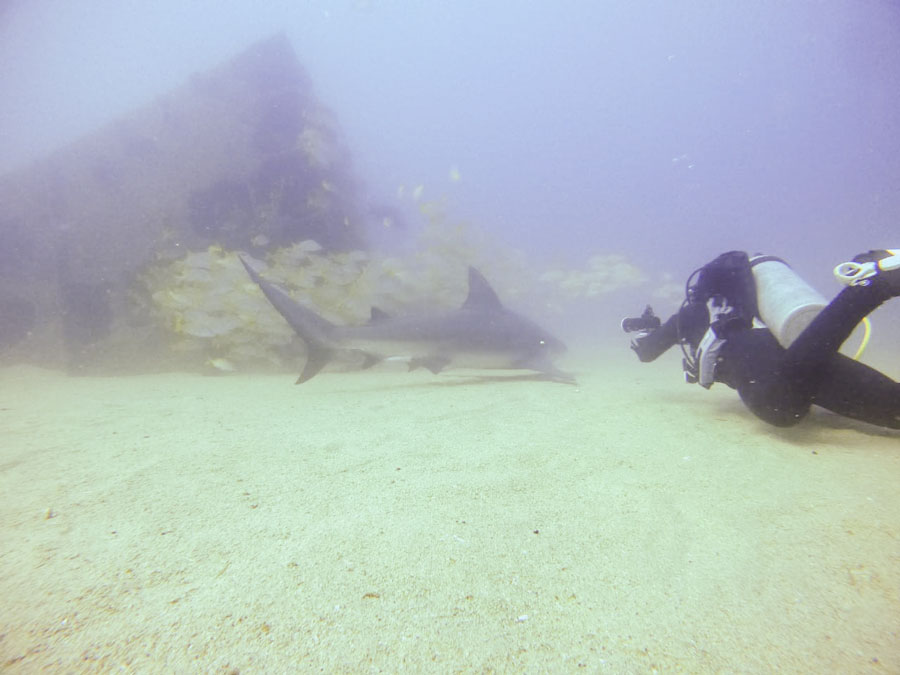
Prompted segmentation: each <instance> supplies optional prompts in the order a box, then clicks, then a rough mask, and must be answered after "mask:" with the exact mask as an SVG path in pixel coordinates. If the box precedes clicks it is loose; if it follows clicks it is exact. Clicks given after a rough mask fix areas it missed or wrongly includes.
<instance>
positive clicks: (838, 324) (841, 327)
mask: <svg viewBox="0 0 900 675" xmlns="http://www.w3.org/2000/svg"><path fill="white" fill-rule="evenodd" d="M891 297H892V292H891V290H890V289H889V288H887V287H886V286H884V285H876V284H870V285H869V286H848V287H847V288H845V289H844V290H842V291H841V292H840V293H838V294H837V296H835V298H834V299H833V300H832V301H831V302H830V303H829V304H828V306H827V307H825V309H823V310H822V311H821V312H819V314H818V315H817V316H816V318H815V319H813V320H812V322H811V323H810V324H809V326H807V327H806V329H805V330H804V331H803V332H802V333H800V335H799V336H797V339H796V340H794V342H793V344H791V346H790V347H788V349H787V351H786V352H785V354H784V359H783V361H782V367H783V370H784V374H785V376H787V377H789V378H790V379H792V380H793V381H794V383H795V386H797V387H799V388H802V389H805V390H806V393H807V394H808V395H809V396H812V394H813V393H814V392H815V391H816V390H818V388H819V386H820V385H821V383H822V382H823V381H824V378H825V376H826V369H825V365H826V364H827V363H828V361H829V360H830V359H831V358H832V357H833V356H834V355H835V354H837V353H838V350H839V349H840V348H841V345H842V344H844V342H845V341H846V340H847V338H848V337H850V334H851V333H852V332H853V330H854V329H855V328H856V326H857V325H858V324H859V322H860V321H862V320H863V319H864V318H865V317H866V316H868V315H869V314H870V313H871V312H872V311H873V310H875V309H876V308H877V307H878V306H879V305H881V304H882V303H883V302H885V301H886V300H888V299H890V298H891Z"/></svg>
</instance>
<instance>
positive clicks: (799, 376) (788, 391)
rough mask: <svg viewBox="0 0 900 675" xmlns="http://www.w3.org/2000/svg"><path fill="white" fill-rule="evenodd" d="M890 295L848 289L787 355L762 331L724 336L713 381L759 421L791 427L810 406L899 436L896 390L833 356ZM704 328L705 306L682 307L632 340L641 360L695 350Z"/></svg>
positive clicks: (744, 328) (874, 288) (741, 329)
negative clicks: (684, 347)
mask: <svg viewBox="0 0 900 675" xmlns="http://www.w3.org/2000/svg"><path fill="white" fill-rule="evenodd" d="M894 295H895V293H894V292H893V291H892V290H891V289H889V288H886V287H884V286H882V285H878V284H870V285H868V286H848V287H847V288H845V289H844V290H842V291H841V292H840V293H839V294H838V295H837V296H836V297H835V298H834V299H833V300H832V301H831V303H830V304H829V305H828V306H827V307H825V309H823V310H822V311H821V312H820V313H819V315H818V316H817V317H816V318H815V319H814V320H813V321H812V323H811V324H810V325H809V326H808V327H807V328H806V329H805V330H804V331H803V332H802V333H801V334H800V335H799V336H798V337H797V339H796V340H795V341H794V342H793V344H791V346H790V347H789V348H787V349H785V348H784V347H782V346H781V345H780V344H779V343H778V340H776V339H775V336H774V335H772V333H771V332H770V331H769V330H768V329H765V328H752V327H749V326H748V325H746V324H737V323H736V324H735V325H733V326H732V327H730V328H728V329H726V331H725V334H724V335H723V336H722V337H724V338H725V343H724V345H723V346H722V348H721V350H720V352H719V355H718V359H717V362H716V367H715V381H716V382H722V383H724V384H727V385H728V386H730V387H732V388H733V389H736V390H737V392H738V395H739V396H740V397H741V400H742V401H743V402H744V403H745V404H746V406H747V407H748V408H749V409H750V410H751V411H752V412H753V413H754V414H755V415H756V416H757V417H759V418H760V419H762V420H764V421H766V422H768V423H769V424H774V425H775V426H780V427H786V426H791V425H794V424H797V423H798V422H799V421H800V420H801V419H803V418H804V417H805V416H806V414H807V413H808V412H809V409H810V406H811V405H812V404H815V405H818V406H821V407H823V408H826V409H827V410H830V411H832V412H835V413H837V414H839V415H844V416H845V417H850V418H853V419H857V420H861V421H863V422H868V423H870V424H876V425H878V426H882V427H888V428H890V429H900V383H898V382H895V381H893V380H892V379H891V378H889V377H887V376H886V375H884V374H882V373H880V372H879V371H877V370H875V369H874V368H871V367H869V366H867V365H865V364H863V363H860V362H858V361H854V360H853V359H851V358H849V357H847V356H844V355H843V354H840V353H838V349H840V346H841V345H842V344H843V343H844V341H845V340H846V339H847V338H848V337H849V336H850V334H851V333H852V332H853V329H854V328H856V326H857V324H859V322H860V321H862V320H863V318H864V317H865V316H867V315H868V314H869V313H870V312H872V311H873V310H875V309H876V308H877V307H878V306H879V305H881V304H882V303H883V302H885V301H886V300H888V299H889V298H891V297H893V296H894ZM708 326H709V314H708V312H707V308H706V305H704V304H700V303H689V304H686V305H685V306H684V307H682V309H681V310H680V311H679V312H678V313H677V314H675V315H673V316H672V317H671V318H669V320H668V321H666V322H665V323H664V324H663V325H662V326H660V328H658V329H657V330H655V331H654V332H652V333H650V334H648V335H646V336H643V337H641V338H639V339H638V341H637V342H638V344H637V346H634V349H635V351H636V352H637V354H638V357H639V358H640V359H641V361H653V360H654V359H656V358H657V357H659V356H660V355H661V354H662V353H663V352H665V351H666V350H668V349H669V348H670V347H671V346H673V345H675V344H677V343H679V342H685V343H687V344H689V345H691V347H692V348H693V349H694V350H696V347H697V345H698V344H699V342H700V339H701V337H702V336H703V334H704V333H705V332H706V330H707V328H708Z"/></svg>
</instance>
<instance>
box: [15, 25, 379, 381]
mask: <svg viewBox="0 0 900 675" xmlns="http://www.w3.org/2000/svg"><path fill="white" fill-rule="evenodd" d="M360 212H361V208H360V206H359V203H358V199H357V190H356V186H355V180H354V177H353V172H352V167H351V162H350V154H349V152H348V150H347V148H346V147H345V145H344V143H343V141H342V139H341V134H340V131H339V129H338V126H337V124H336V122H335V119H334V117H333V115H332V114H331V113H330V112H329V111H328V109H327V108H326V107H324V106H323V104H322V103H321V102H320V101H319V100H318V99H317V98H316V97H315V95H314V92H313V90H312V86H311V84H310V80H309V78H308V76H307V75H306V73H305V72H304V70H303V67H302V66H301V64H300V63H299V62H298V60H297V58H296V55H295V54H294V51H293V49H292V47H291V45H290V43H289V41H288V40H287V38H286V37H284V36H282V35H277V36H274V37H271V38H269V39H266V40H264V41H261V42H259V43H257V44H255V45H253V46H252V47H250V48H249V49H248V50H247V51H246V52H244V53H242V54H240V55H239V56H238V57H236V58H235V59H234V60H232V61H231V62H229V63H227V64H224V65H222V66H220V67H218V68H216V69H214V70H212V71H210V72H206V73H201V74H197V75H195V76H193V77H192V78H191V79H190V81H188V82H187V83H186V84H184V85H183V86H181V87H180V88H179V89H177V90H175V91H172V92H170V93H168V94H166V95H164V96H161V97H160V98H158V99H157V100H155V101H153V102H152V103H150V104H148V105H147V106H145V107H143V108H142V109H140V110H137V111H135V112H134V113H132V114H130V115H127V116H126V117H124V118H122V119H120V120H118V121H116V122H114V123H112V124H110V125H109V126H107V127H105V128H102V129H100V130H98V131H97V132H95V133H93V134H91V135H89V136H88V137H85V138H83V139H81V140H79V141H77V142H75V143H73V144H71V145H69V146H67V147H65V148H62V149H60V150H58V151H57V152H55V153H53V154H52V155H50V156H48V157H46V158H44V159H42V160H40V161H38V162H36V163H34V164H33V165H31V166H29V167H27V168H24V169H22V170H20V171H17V172H14V173H12V174H9V175H5V176H2V177H0V360H2V361H3V362H16V361H23V360H28V361H35V362H39V363H42V364H45V365H49V366H56V367H60V366H63V367H67V368H68V369H69V370H70V371H72V372H98V371H117V370H135V369H141V368H144V367H156V366H158V365H159V363H160V359H162V360H163V361H165V360H166V359H169V360H171V358H172V357H171V356H170V351H169V349H168V345H167V342H166V332H165V330H164V329H161V328H160V327H159V325H158V324H157V323H156V322H155V321H154V317H153V313H152V312H151V311H149V309H150V306H151V305H152V301H151V300H150V298H149V297H148V296H146V292H145V291H146V289H145V287H144V286H142V285H141V284H140V283H138V282H137V280H138V278H139V277H140V275H141V274H142V271H143V270H145V269H146V268H147V266H148V265H159V264H160V263H161V262H165V261H169V260H175V259H178V258H183V257H184V256H186V255H188V254H190V253H191V252H198V251H206V250H208V249H209V247H210V246H221V247H224V248H227V249H240V250H247V251H250V252H252V253H253V254H262V253H265V252H266V251H267V250H269V249H273V250H274V249H276V248H282V247H287V246H291V245H292V244H294V243H297V242H301V241H305V240H309V239H314V240H315V241H316V242H318V244H319V245H320V246H321V247H322V248H323V249H324V250H326V251H345V250H360V249H364V248H365V241H364V222H363V219H364V217H365V216H364V215H360Z"/></svg>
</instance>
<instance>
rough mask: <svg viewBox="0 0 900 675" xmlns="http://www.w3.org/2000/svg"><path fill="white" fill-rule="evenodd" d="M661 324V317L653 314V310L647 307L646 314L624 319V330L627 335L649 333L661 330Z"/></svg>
mask: <svg viewBox="0 0 900 675" xmlns="http://www.w3.org/2000/svg"><path fill="white" fill-rule="evenodd" d="M660 324H661V322H660V320H659V317H658V316H656V314H654V313H653V308H652V307H651V306H650V305H647V306H646V307H645V308H644V313H643V314H641V315H640V316H634V317H631V316H629V317H625V318H624V319H622V330H624V331H625V332H626V333H636V332H638V331H643V332H646V333H649V332H650V331H654V330H656V329H657V328H659V327H660Z"/></svg>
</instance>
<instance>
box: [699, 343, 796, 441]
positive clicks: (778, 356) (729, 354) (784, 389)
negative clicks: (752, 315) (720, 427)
mask: <svg viewBox="0 0 900 675" xmlns="http://www.w3.org/2000/svg"><path fill="white" fill-rule="evenodd" d="M784 353H785V350H784V347H782V346H781V345H780V344H778V340H776V339H775V336H774V335H772V333H770V332H769V331H768V330H763V329H754V330H749V329H745V330H740V331H736V332H735V333H733V334H731V335H729V336H728V340H727V341H726V342H725V344H724V345H723V347H722V352H721V356H722V360H721V362H720V363H719V365H718V366H717V367H716V377H717V379H720V380H721V381H722V382H724V383H725V384H727V385H729V386H730V387H734V388H735V389H737V392H738V395H739V396H740V397H741V401H743V402H744V405H746V406H747V408H749V409H750V412H752V413H753V414H754V415H756V416H757V417H758V418H760V419H761V420H763V421H764V422H768V423H769V424H772V425H774V426H776V427H790V426H793V425H795V424H797V423H798V422H799V421H800V420H802V419H803V418H804V417H806V415H807V413H808V412H809V409H810V406H811V405H812V396H811V395H810V394H808V393H807V392H805V391H803V390H798V389H797V388H796V387H794V385H793V381H792V380H791V379H790V378H787V377H785V375H784V371H783V368H782V359H783V358H784Z"/></svg>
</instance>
